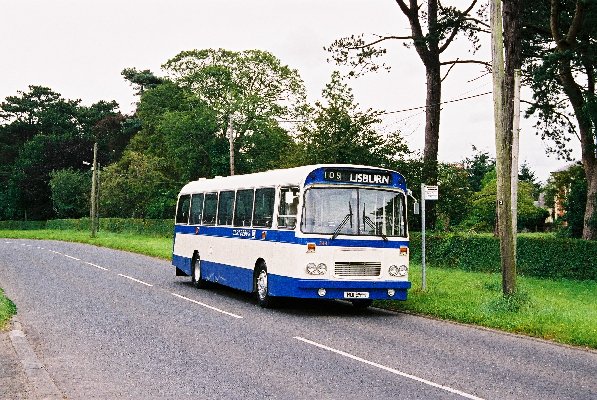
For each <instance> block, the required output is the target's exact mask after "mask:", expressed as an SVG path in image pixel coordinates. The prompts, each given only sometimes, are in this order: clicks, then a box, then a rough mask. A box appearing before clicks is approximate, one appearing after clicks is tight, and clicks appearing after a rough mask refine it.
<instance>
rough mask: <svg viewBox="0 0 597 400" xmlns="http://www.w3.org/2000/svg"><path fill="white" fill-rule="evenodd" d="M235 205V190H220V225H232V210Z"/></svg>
mask: <svg viewBox="0 0 597 400" xmlns="http://www.w3.org/2000/svg"><path fill="white" fill-rule="evenodd" d="M233 207H234V192H233V191H232V190H230V191H227V192H220V200H219V201H218V225H232V210H233Z"/></svg>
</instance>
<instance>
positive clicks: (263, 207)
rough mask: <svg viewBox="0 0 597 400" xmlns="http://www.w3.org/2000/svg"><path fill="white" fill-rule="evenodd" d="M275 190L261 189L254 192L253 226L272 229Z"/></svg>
mask: <svg viewBox="0 0 597 400" xmlns="http://www.w3.org/2000/svg"><path fill="white" fill-rule="evenodd" d="M275 198H276V189H274V188H261V189H257V190H255V210H254V211H253V226H255V227H265V228H271V227H272V219H273V216H274V200H275Z"/></svg>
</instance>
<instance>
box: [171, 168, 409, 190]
mask: <svg viewBox="0 0 597 400" xmlns="http://www.w3.org/2000/svg"><path fill="white" fill-rule="evenodd" d="M323 168H329V169H333V168H337V169H348V170H350V169H357V170H367V171H385V172H391V173H392V174H396V175H397V176H398V182H399V183H400V184H399V185H397V186H398V187H401V188H402V189H404V190H406V185H405V181H404V177H403V176H402V175H401V174H400V173H398V172H396V171H393V170H389V169H386V168H379V167H371V166H367V165H353V164H316V165H305V166H302V167H295V168H286V169H275V170H270V171H265V172H257V173H253V174H246V175H234V176H225V177H216V178H213V179H206V178H200V179H199V180H196V181H192V182H189V183H187V184H186V185H185V186H184V187H183V188H182V190H181V191H180V194H181V195H182V194H192V193H199V192H208V191H214V192H215V191H219V190H235V189H248V188H258V187H273V186H302V185H304V184H305V182H306V181H307V178H308V177H309V174H310V173H312V172H314V171H316V170H321V169H323Z"/></svg>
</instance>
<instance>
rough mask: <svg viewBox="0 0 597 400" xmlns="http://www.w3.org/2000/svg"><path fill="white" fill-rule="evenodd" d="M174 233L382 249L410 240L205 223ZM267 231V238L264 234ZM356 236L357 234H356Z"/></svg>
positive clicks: (182, 227) (397, 246)
mask: <svg viewBox="0 0 597 400" xmlns="http://www.w3.org/2000/svg"><path fill="white" fill-rule="evenodd" d="M174 233H175V234H176V233H182V234H191V235H198V236H213V237H225V238H231V239H240V240H264V241H267V242H278V243H292V244H302V245H306V244H307V243H315V244H316V245H318V246H334V247H370V248H381V249H397V248H400V247H403V246H406V247H408V240H397V241H394V240H388V241H385V240H383V239H382V238H381V237H380V238H379V239H376V240H371V239H369V240H364V239H344V238H336V239H334V240H332V239H331V235H326V237H320V238H301V237H296V234H295V232H294V231H284V230H273V229H272V230H268V229H263V228H235V227H226V226H203V225H197V226H195V225H175V227H174ZM264 233H265V239H262V235H263V234H264ZM354 237H355V238H356V237H357V236H354Z"/></svg>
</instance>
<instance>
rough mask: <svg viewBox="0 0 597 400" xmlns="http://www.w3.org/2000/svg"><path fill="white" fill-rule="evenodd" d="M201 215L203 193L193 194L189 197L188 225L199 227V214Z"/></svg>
mask: <svg viewBox="0 0 597 400" xmlns="http://www.w3.org/2000/svg"><path fill="white" fill-rule="evenodd" d="M202 213H203V193H200V194H194V195H193V196H192V197H191V219H190V222H189V224H191V225H199V224H200V223H201V214H202Z"/></svg>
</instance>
